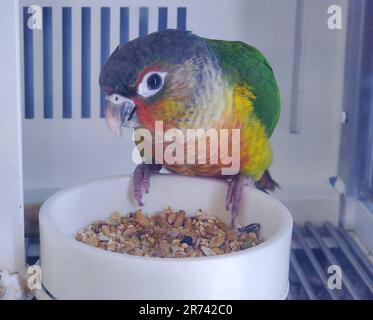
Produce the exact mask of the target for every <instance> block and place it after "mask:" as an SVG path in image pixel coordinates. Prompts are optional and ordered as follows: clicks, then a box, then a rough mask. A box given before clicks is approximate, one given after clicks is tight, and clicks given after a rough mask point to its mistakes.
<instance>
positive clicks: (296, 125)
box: [290, 0, 307, 134]
mask: <svg viewBox="0 0 373 320" xmlns="http://www.w3.org/2000/svg"><path fill="white" fill-rule="evenodd" d="M306 7H307V2H306V1H305V0H299V1H297V9H296V10H297V12H296V22H295V27H296V28H295V40H294V42H295V44H294V68H293V86H292V87H293V92H292V98H291V99H292V101H291V114H290V133H296V134H299V133H301V132H302V118H303V101H302V100H303V78H304V52H305V41H306V10H307V8H306Z"/></svg>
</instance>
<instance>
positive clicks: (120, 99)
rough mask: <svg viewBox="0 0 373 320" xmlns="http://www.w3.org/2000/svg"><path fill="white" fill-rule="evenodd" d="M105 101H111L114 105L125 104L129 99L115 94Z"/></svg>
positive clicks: (107, 97)
mask: <svg viewBox="0 0 373 320" xmlns="http://www.w3.org/2000/svg"><path fill="white" fill-rule="evenodd" d="M105 100H107V101H110V102H111V103H112V104H123V103H124V102H126V101H127V100H128V99H127V98H126V97H123V96H121V95H120V94H117V93H113V94H111V95H109V96H106V97H105Z"/></svg>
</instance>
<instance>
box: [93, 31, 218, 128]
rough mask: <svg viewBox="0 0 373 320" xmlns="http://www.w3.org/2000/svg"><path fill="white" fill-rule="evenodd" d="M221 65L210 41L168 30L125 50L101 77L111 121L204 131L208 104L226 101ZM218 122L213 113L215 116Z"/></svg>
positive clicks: (114, 55) (111, 60)
mask: <svg viewBox="0 0 373 320" xmlns="http://www.w3.org/2000/svg"><path fill="white" fill-rule="evenodd" d="M222 82H223V81H222V76H221V71H220V68H219V65H218V63H217V61H216V58H215V56H214V54H213V53H212V51H211V49H210V47H209V46H208V44H207V42H206V41H204V39H203V38H200V37H198V36H196V35H194V34H192V33H190V32H184V31H177V30H171V29H170V30H165V31H160V32H155V33H152V34H150V35H148V36H145V37H141V38H137V39H135V40H133V41H130V42H128V43H126V44H125V45H122V46H119V47H118V48H117V49H116V50H115V51H114V52H113V53H112V55H111V56H110V58H109V59H108V61H107V62H106V64H105V65H104V67H103V69H102V71H101V74H100V86H101V88H102V89H103V90H104V93H105V96H106V101H107V104H106V107H105V118H106V121H107V124H108V126H109V128H110V129H111V130H112V131H113V132H114V133H116V134H120V133H121V128H122V127H135V128H137V127H144V128H147V129H150V130H152V129H154V123H155V121H163V125H164V128H165V129H166V128H193V127H203V123H202V122H206V119H207V118H209V116H208V114H207V113H208V112H211V111H209V110H211V108H208V107H207V105H208V103H211V100H212V99H216V100H219V99H223V98H222V95H221V93H219V91H221V90H219V89H221V86H220V87H219V85H220V84H221V83H222ZM211 117H213V114H211Z"/></svg>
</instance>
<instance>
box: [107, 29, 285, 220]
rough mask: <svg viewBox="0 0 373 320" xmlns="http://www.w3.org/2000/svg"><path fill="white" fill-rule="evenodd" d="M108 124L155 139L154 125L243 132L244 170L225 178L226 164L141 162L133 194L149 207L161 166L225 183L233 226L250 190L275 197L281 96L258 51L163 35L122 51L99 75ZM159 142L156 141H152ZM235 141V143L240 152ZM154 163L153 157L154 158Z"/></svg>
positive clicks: (177, 33) (186, 34)
mask: <svg viewBox="0 0 373 320" xmlns="http://www.w3.org/2000/svg"><path fill="white" fill-rule="evenodd" d="M100 86H101V87H102V89H103V90H104V92H105V95H106V100H107V105H106V107H105V118H106V121H107V124H108V126H109V128H110V129H111V130H112V131H113V132H115V133H117V134H119V133H120V132H121V128H122V127H132V128H135V131H136V129H140V128H143V129H147V130H149V131H150V132H154V130H155V123H156V121H162V123H163V130H164V131H166V130H168V129H175V128H176V129H181V130H184V131H185V130H186V129H205V130H208V129H210V128H213V129H216V130H219V129H239V130H240V131H239V137H240V138H239V141H238V144H239V145H238V147H239V150H240V153H239V158H240V159H239V168H238V172H237V173H236V174H235V175H229V176H224V175H222V168H223V167H224V166H226V164H223V163H222V161H220V160H219V161H218V162H217V163H215V162H214V163H212V162H211V161H208V160H209V159H210V158H212V153H214V152H216V153H217V154H219V150H218V149H219V146H217V147H216V148H215V150H212V151H211V149H209V150H210V151H209V154H207V155H206V159H205V160H206V161H205V162H206V163H200V162H197V163H194V164H193V163H192V164H191V163H189V162H184V163H173V164H170V163H164V164H157V163H156V162H155V161H151V163H148V161H147V163H143V164H140V165H138V166H137V167H136V169H135V171H134V195H135V198H136V200H137V202H138V204H139V205H140V206H142V205H143V201H142V199H143V191H145V192H146V193H148V192H149V186H150V176H151V175H152V174H153V173H156V172H159V171H160V169H161V168H162V166H164V167H166V168H167V169H168V170H170V171H172V172H174V173H178V174H183V175H193V176H205V177H218V178H225V179H226V180H227V181H228V183H229V185H228V191H227V197H226V209H227V210H230V211H231V214H232V224H234V222H235V218H236V216H237V214H238V211H239V208H240V199H241V195H242V192H243V188H244V187H245V185H249V184H253V185H254V184H255V185H256V187H258V188H259V189H261V190H263V191H267V190H270V191H274V189H275V188H276V187H278V184H277V183H276V182H275V181H274V180H273V179H272V178H271V175H270V173H269V171H268V168H269V167H270V165H271V163H272V149H271V146H270V143H269V139H270V137H271V135H272V133H273V130H274V129H275V127H276V124H277V121H278V119H279V116H280V95H279V89H278V86H277V83H276V79H275V76H274V73H273V70H272V68H271V66H270V64H269V63H268V61H267V60H266V58H265V57H264V56H263V54H262V53H261V52H260V51H259V50H257V49H256V48H254V47H252V46H249V45H247V44H245V43H243V42H239V41H222V40H210V39H206V38H202V37H199V36H197V35H195V34H192V33H191V32H185V31H177V30H171V29H169V30H165V31H160V32H155V33H152V34H150V35H147V36H144V37H141V38H137V39H135V40H133V41H130V42H128V43H126V44H124V45H122V46H119V47H118V48H117V49H116V50H115V51H114V52H113V53H112V54H111V56H110V58H109V59H108V61H107V62H106V64H105V65H104V67H103V70H102V72H101V74H100ZM152 143H154V140H152ZM234 143H235V142H234V141H233V140H232V143H231V144H230V146H231V147H233V145H234ZM153 160H154V156H153Z"/></svg>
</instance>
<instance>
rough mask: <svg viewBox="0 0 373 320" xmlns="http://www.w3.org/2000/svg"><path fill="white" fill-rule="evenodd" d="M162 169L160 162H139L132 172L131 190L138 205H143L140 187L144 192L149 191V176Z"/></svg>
mask: <svg viewBox="0 0 373 320" xmlns="http://www.w3.org/2000/svg"><path fill="white" fill-rule="evenodd" d="M161 169H162V165H160V164H146V163H142V164H139V165H138V166H137V167H136V169H135V171H134V173H133V191H134V195H135V199H136V201H137V203H138V204H139V206H140V207H142V206H143V205H144V203H143V202H142V189H143V188H144V191H145V193H149V187H150V176H151V175H152V174H154V173H158V172H159V171H160V170H161Z"/></svg>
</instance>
